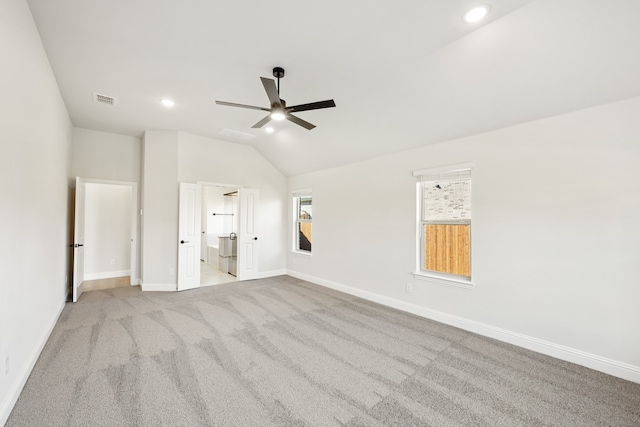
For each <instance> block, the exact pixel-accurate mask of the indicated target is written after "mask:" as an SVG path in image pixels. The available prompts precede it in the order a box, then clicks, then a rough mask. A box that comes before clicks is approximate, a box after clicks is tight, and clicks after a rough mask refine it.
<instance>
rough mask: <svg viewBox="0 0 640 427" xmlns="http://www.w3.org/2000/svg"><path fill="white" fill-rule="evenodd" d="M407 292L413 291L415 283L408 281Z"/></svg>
mask: <svg viewBox="0 0 640 427" xmlns="http://www.w3.org/2000/svg"><path fill="white" fill-rule="evenodd" d="M407 292H409V293H411V292H413V285H412V284H411V283H409V282H407Z"/></svg>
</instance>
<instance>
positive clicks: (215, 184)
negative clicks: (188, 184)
mask: <svg viewBox="0 0 640 427" xmlns="http://www.w3.org/2000/svg"><path fill="white" fill-rule="evenodd" d="M196 184H200V185H202V186H203V187H223V188H243V187H242V185H235V184H220V183H217V182H206V181H197V182H196Z"/></svg>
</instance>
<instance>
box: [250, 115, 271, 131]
mask: <svg viewBox="0 0 640 427" xmlns="http://www.w3.org/2000/svg"><path fill="white" fill-rule="evenodd" d="M267 111H268V110H267ZM269 121H271V114H269V115H267V117H265V118H264V119H262V120H260V121H259V122H258V123H256V124H255V125H253V126H251V127H252V128H256V129H257V128H261V127H262V126H264V125H266V124H267V123H269Z"/></svg>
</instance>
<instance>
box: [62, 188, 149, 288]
mask: <svg viewBox="0 0 640 427" xmlns="http://www.w3.org/2000/svg"><path fill="white" fill-rule="evenodd" d="M76 178H80V179H82V180H83V182H84V184H107V185H124V186H128V187H131V201H132V203H131V256H130V261H129V263H130V271H131V272H130V276H129V277H130V279H129V284H130V285H131V286H136V285H139V284H140V277H139V275H138V258H139V257H138V253H139V248H138V246H139V239H138V221H139V219H140V215H139V212H140V201H139V199H138V183H137V182H134V181H115V180H109V179H95V178H83V177H76ZM74 191H75V186H74ZM74 221H75V220H74ZM74 238H75V236H74Z"/></svg>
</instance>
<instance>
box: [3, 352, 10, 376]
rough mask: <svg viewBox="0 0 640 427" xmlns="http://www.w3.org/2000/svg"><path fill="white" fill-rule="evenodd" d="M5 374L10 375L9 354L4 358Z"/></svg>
mask: <svg viewBox="0 0 640 427" xmlns="http://www.w3.org/2000/svg"><path fill="white" fill-rule="evenodd" d="M4 374H5V375H9V356H7V357H5V358H4Z"/></svg>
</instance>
